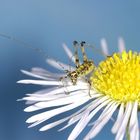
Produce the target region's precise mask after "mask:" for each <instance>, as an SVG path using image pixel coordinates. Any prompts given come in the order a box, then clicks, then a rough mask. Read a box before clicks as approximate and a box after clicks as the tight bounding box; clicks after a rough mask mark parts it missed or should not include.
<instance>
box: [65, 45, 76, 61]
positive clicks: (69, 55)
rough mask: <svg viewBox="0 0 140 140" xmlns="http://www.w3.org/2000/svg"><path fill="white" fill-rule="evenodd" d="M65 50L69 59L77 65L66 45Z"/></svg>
mask: <svg viewBox="0 0 140 140" xmlns="http://www.w3.org/2000/svg"><path fill="white" fill-rule="evenodd" d="M63 48H64V50H65V52H66V54H67V55H68V57H69V59H70V60H72V61H73V62H74V63H75V57H74V55H73V54H72V52H71V50H70V49H69V48H68V47H67V45H66V44H65V43H63Z"/></svg>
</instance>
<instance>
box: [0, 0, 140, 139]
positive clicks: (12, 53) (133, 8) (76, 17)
mask: <svg viewBox="0 0 140 140" xmlns="http://www.w3.org/2000/svg"><path fill="white" fill-rule="evenodd" d="M139 13H140V1H139V0H134V1H131V0H123V1H122V0H117V1H113V0H104V1H102V0H86V1H84V0H70V1H67V0H59V1H58V0H40V1H39V0H24V1H23V0H0V33H5V34H7V35H11V36H13V37H17V38H18V39H20V40H23V41H25V42H27V43H29V44H31V45H32V46H34V47H38V48H39V47H40V48H42V49H44V50H45V51H46V52H47V54H48V55H49V56H51V57H54V58H57V59H59V60H64V59H65V61H67V57H66V56H65V55H64V51H63V49H62V43H63V42H65V43H66V44H67V45H68V46H69V47H70V48H71V49H72V41H73V40H78V41H81V40H85V41H87V42H89V43H91V44H95V45H96V47H100V39H101V38H103V37H105V38H106V39H107V41H108V45H109V49H110V51H111V52H113V51H116V50H117V45H118V42H117V40H118V37H119V36H122V37H123V38H124V40H125V42H126V46H127V49H132V50H137V51H140V49H139V46H140V38H139V37H140V27H139V26H140V14H139ZM89 56H90V57H91V58H93V59H94V61H96V63H97V62H98V59H99V57H96V56H94V55H93V52H91V51H90V52H89ZM67 62H68V61H67ZM36 66H38V67H43V68H47V69H49V70H53V69H52V68H51V67H50V66H48V65H47V64H46V63H45V59H44V57H42V55H41V54H39V53H38V52H36V51H34V50H33V49H30V48H28V47H23V46H22V45H20V44H17V43H15V42H14V41H10V40H7V39H4V38H2V37H0V140H50V139H51V140H58V139H60V140H65V139H66V138H67V136H68V135H69V133H70V132H71V130H72V128H73V127H74V126H72V127H70V128H68V129H66V130H65V131H63V132H57V127H56V128H54V129H52V130H49V131H47V132H38V128H39V127H36V128H32V129H28V128H27V124H25V120H26V119H27V118H28V117H29V116H31V114H32V113H31V114H30V113H29V114H28V113H24V112H23V109H24V107H25V105H24V103H23V102H16V100H17V99H19V98H22V97H23V96H24V95H25V93H28V92H33V91H36V90H38V89H41V87H40V86H31V85H30V86H29V85H20V84H17V83H16V81H18V80H20V79H24V78H27V76H25V75H23V74H22V73H21V72H20V69H26V70H29V69H30V68H32V67H36ZM111 126H112V122H110V123H108V125H107V126H106V127H105V128H104V129H103V131H102V132H101V133H100V134H99V135H98V136H97V137H96V138H95V139H96V140H103V139H104V138H106V139H108V140H112V139H114V136H113V135H112V134H111V132H110V129H111ZM86 133H87V129H86V130H85V131H84V132H83V133H82V134H81V135H80V137H79V138H78V139H79V140H82V138H83V136H84V135H85V134H86Z"/></svg>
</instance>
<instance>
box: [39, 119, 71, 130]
mask: <svg viewBox="0 0 140 140" xmlns="http://www.w3.org/2000/svg"><path fill="white" fill-rule="evenodd" d="M68 119H69V117H66V118H63V119H61V120H58V121H55V122H53V123H50V124H47V125H45V126H43V127H42V128H40V129H39V131H46V130H48V129H51V128H53V127H55V126H57V125H59V124H61V123H63V122H65V121H66V120H68Z"/></svg>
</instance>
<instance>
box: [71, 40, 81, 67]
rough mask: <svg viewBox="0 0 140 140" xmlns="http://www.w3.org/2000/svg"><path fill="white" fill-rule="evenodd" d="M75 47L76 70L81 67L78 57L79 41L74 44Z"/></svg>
mask: <svg viewBox="0 0 140 140" xmlns="http://www.w3.org/2000/svg"><path fill="white" fill-rule="evenodd" d="M73 47H74V49H75V52H74V57H75V65H76V68H77V67H78V66H80V63H79V57H78V42H77V41H74V42H73Z"/></svg>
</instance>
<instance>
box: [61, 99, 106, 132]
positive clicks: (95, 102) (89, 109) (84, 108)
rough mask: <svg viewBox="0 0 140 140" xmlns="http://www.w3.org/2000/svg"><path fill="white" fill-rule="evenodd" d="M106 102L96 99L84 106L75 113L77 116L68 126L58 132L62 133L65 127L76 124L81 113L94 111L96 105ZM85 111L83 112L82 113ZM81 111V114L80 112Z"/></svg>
mask: <svg viewBox="0 0 140 140" xmlns="http://www.w3.org/2000/svg"><path fill="white" fill-rule="evenodd" d="M95 98H96V97H95ZM103 99H104V100H106V98H103V97H101V98H97V99H95V100H94V101H92V102H91V103H89V104H87V105H86V106H84V107H83V108H82V109H80V110H79V111H78V112H79V113H78V112H77V115H76V114H75V115H74V116H73V117H72V118H71V119H70V120H69V122H68V124H67V125H66V126H64V127H63V128H61V129H59V131H62V130H64V129H66V128H67V127H69V126H70V125H72V124H74V123H75V122H77V121H78V120H79V119H80V118H81V117H82V115H83V113H85V112H86V111H91V110H92V109H94V108H95V107H96V106H97V105H99V104H100V103H101V102H102V101H103ZM84 110H85V111H84ZM82 111H83V112H82Z"/></svg>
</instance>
